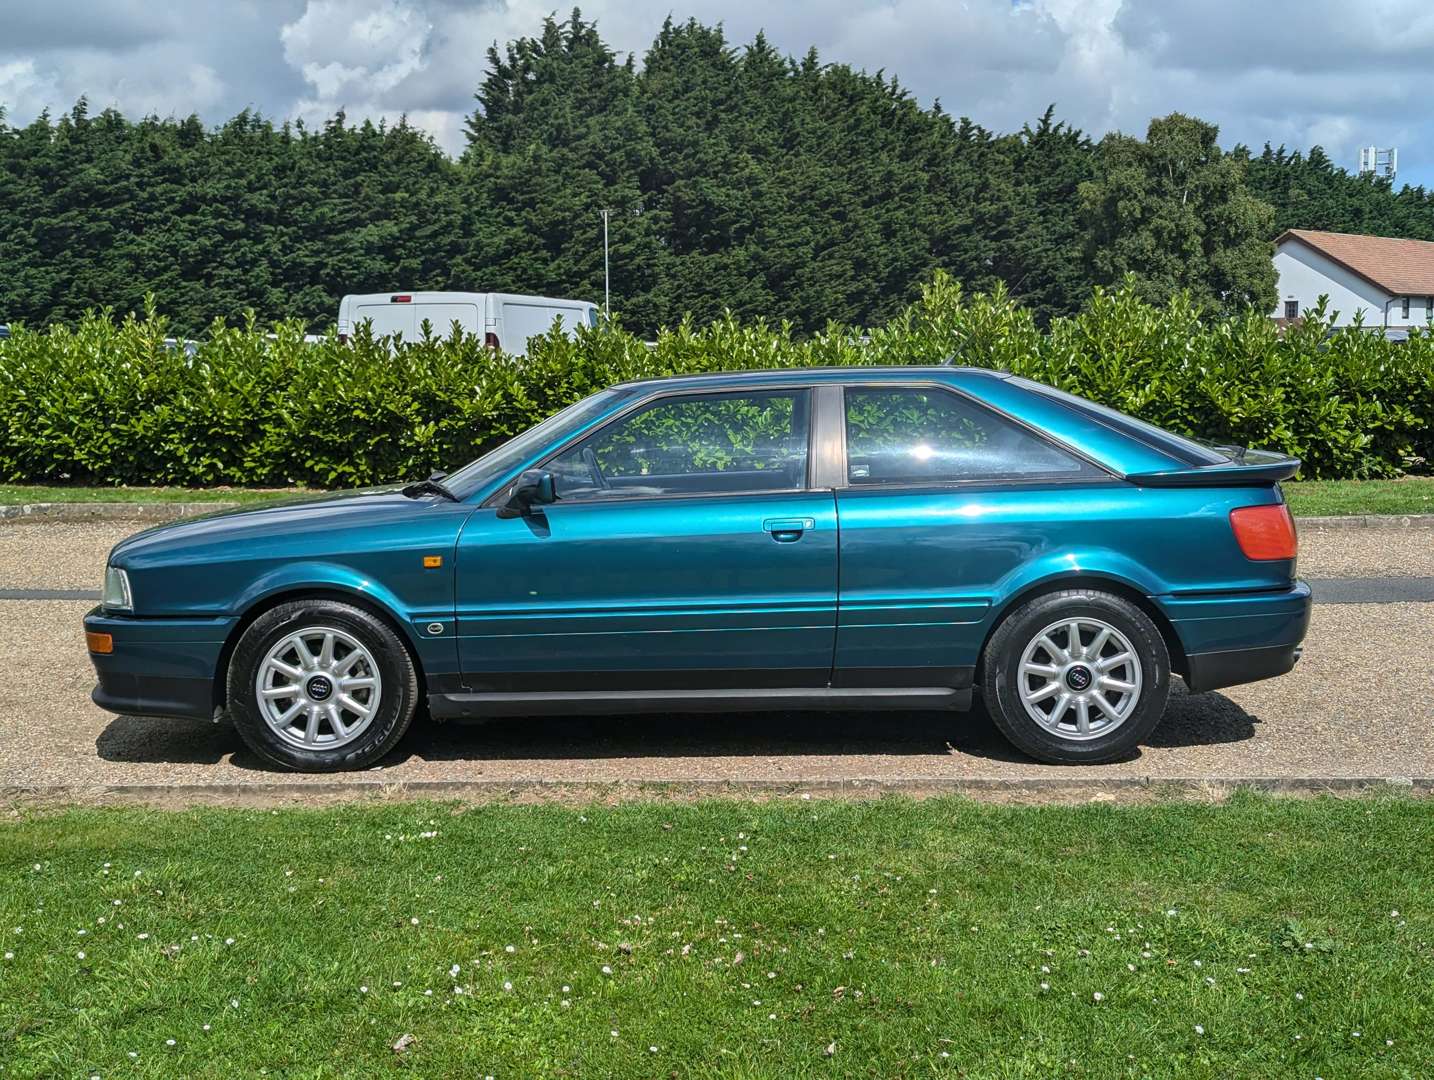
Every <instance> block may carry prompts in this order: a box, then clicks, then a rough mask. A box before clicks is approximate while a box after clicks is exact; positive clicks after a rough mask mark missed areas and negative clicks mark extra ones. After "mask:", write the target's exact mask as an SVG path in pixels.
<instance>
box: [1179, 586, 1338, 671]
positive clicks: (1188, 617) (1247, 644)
mask: <svg viewBox="0 0 1434 1080" xmlns="http://www.w3.org/2000/svg"><path fill="white" fill-rule="evenodd" d="M1157 602H1158V603H1159V604H1160V607H1161V609H1162V610H1163V611H1164V612H1165V614H1166V616H1167V617H1168V618H1169V619H1170V625H1171V626H1172V627H1173V628H1174V630H1175V635H1176V637H1178V638H1179V639H1180V645H1181V648H1182V650H1183V651H1184V653H1185V665H1186V670H1185V671H1183V672H1182V673H1181V674H1183V675H1184V676H1185V682H1186V684H1187V685H1188V686H1189V687H1190V689H1191V690H1192V691H1193V692H1195V693H1200V692H1202V691H1205V690H1218V689H1220V688H1221V687H1223V686H1235V685H1237V684H1239V683H1247V682H1256V681H1258V680H1260V679H1269V678H1273V677H1274V676H1276V675H1283V674H1285V673H1286V672H1287V671H1289V670H1290V669H1291V668H1293V667H1294V666H1295V663H1296V661H1298V660H1299V658H1300V651H1301V650H1300V646H1301V642H1303V641H1304V639H1305V632H1306V631H1307V630H1308V629H1309V623H1310V608H1311V598H1310V587H1309V585H1307V584H1306V583H1305V582H1303V581H1296V582H1295V583H1294V584H1293V585H1292V586H1290V588H1288V589H1278V590H1272V591H1269V592H1255V593H1216V594H1211V593H1204V594H1200V595H1196V596H1174V597H1171V596H1165V597H1159V598H1157Z"/></svg>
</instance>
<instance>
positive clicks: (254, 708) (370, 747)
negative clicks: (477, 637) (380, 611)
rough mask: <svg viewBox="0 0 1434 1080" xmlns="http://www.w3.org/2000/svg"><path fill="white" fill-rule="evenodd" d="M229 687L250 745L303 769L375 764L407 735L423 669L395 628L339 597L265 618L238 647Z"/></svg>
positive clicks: (290, 606)
mask: <svg viewBox="0 0 1434 1080" xmlns="http://www.w3.org/2000/svg"><path fill="white" fill-rule="evenodd" d="M227 687H228V702H229V711H230V714H231V715H232V716H233V718H234V726H235V727H237V728H238V729H239V734H240V736H241V737H242V738H243V739H244V741H245V742H246V743H247V744H248V745H249V748H250V749H251V750H253V751H254V752H255V753H256V754H258V755H259V756H260V757H261V758H263V759H264V760H265V761H268V762H270V763H271V764H274V765H278V766H281V767H282V768H286V769H295V770H298V771H300V772H337V771H340V770H345V769H361V768H364V767H365V766H367V765H370V764H372V763H373V762H375V761H377V760H378V759H379V758H381V757H383V755H384V754H386V753H388V752H389V751H390V750H391V749H393V747H394V745H395V744H396V743H397V742H398V740H399V739H400V738H402V737H403V733H404V732H405V731H406V730H407V729H408V725H409V723H410V722H411V721H412V720H413V714H414V712H415V710H416V708H417V704H418V674H417V672H416V671H415V669H414V666H413V659H412V657H411V656H409V653H408V649H407V647H406V646H405V645H404V643H403V641H402V640H401V639H400V638H399V636H398V634H396V633H395V632H394V631H393V629H392V628H391V627H389V626H388V624H387V623H385V622H383V621H382V620H381V619H378V618H375V617H374V616H373V615H370V614H369V613H368V612H367V611H364V610H363V609H362V608H357V607H353V606H352V605H350V604H343V603H338V602H335V601H332V600H298V601H293V602H290V603H286V604H280V605H279V606H278V607H276V608H274V609H273V610H272V611H266V612H265V613H264V614H263V615H261V616H259V618H258V619H256V620H255V621H254V623H253V625H251V626H250V627H249V628H248V629H247V630H245V631H244V636H243V637H242V638H240V639H239V644H238V646H237V647H236V648H235V650H234V657H233V659H232V660H231V661H230V664H229V675H228V683H227Z"/></svg>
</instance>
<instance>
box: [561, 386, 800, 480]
mask: <svg viewBox="0 0 1434 1080" xmlns="http://www.w3.org/2000/svg"><path fill="white" fill-rule="evenodd" d="M807 401H808V397H807V392H806V391H805V390H774V391H757V392H752V393H736V394H693V395H684V396H682V397H671V398H660V399H658V400H657V401H654V402H653V403H652V404H650V405H647V406H646V407H644V408H641V409H638V410H637V411H636V412H635V413H632V414H630V415H628V416H624V417H622V418H620V419H618V420H614V421H613V422H612V423H611V424H608V425H607V426H606V427H603V428H601V429H599V430H598V431H595V432H594V433H593V434H591V435H589V436H588V437H587V438H586V439H584V440H583V441H582V442H580V443H578V444H577V445H575V446H573V447H570V448H569V449H567V450H565V451H564V452H563V453H562V454H560V455H558V456H557V457H556V458H554V459H553V460H552V461H551V462H549V463H548V468H549V469H550V470H551V471H552V473H553V476H554V479H555V480H556V481H557V494H558V498H560V499H564V500H580V499H603V498H612V497H614V496H616V497H629V498H630V497H633V496H641V495H647V496H658V495H705V494H720V493H723V492H758V491H794V490H797V489H800V488H804V487H805V486H806V482H807V427H808V425H807V411H808V410H807Z"/></svg>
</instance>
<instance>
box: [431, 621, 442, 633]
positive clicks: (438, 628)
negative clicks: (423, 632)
mask: <svg viewBox="0 0 1434 1080" xmlns="http://www.w3.org/2000/svg"><path fill="white" fill-rule="evenodd" d="M428 632H429V633H430V634H441V633H443V624H442V623H441V622H431V623H429V624H428Z"/></svg>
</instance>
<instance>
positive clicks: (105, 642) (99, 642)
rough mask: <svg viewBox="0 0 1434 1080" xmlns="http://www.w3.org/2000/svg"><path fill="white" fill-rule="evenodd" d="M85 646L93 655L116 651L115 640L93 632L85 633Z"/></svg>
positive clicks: (106, 635) (109, 636) (87, 631)
mask: <svg viewBox="0 0 1434 1080" xmlns="http://www.w3.org/2000/svg"><path fill="white" fill-rule="evenodd" d="M85 644H86V645H88V646H89V648H90V652H93V653H105V654H109V653H112V652H114V651H115V639H114V638H113V637H112V636H111V635H109V634H97V633H95V631H93V630H86V631H85Z"/></svg>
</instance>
